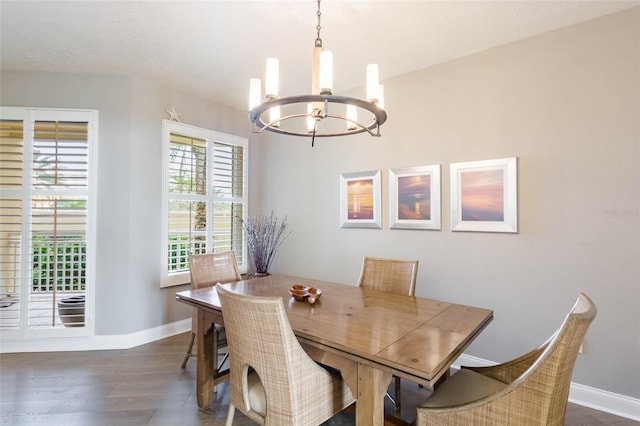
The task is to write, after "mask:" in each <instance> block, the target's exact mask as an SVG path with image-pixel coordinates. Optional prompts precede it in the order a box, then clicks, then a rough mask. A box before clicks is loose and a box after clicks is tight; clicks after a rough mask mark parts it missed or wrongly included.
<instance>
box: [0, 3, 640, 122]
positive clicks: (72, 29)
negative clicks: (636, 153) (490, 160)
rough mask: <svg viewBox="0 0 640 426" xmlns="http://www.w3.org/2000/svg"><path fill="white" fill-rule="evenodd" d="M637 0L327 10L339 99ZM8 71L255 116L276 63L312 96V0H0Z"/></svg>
mask: <svg viewBox="0 0 640 426" xmlns="http://www.w3.org/2000/svg"><path fill="white" fill-rule="evenodd" d="M639 4H640V1H608V0H599V1H553V0H547V1H530V0H519V1H451V0H449V1H399V0H387V1H344V0H343V1H337V0H324V1H323V2H322V31H321V34H320V35H321V38H322V40H323V44H324V48H325V49H328V50H331V51H333V54H334V93H336V94H340V93H341V92H344V91H346V90H349V89H353V88H356V87H361V86H363V85H364V80H365V67H366V65H367V64H368V63H378V64H379V65H380V77H381V79H387V78H390V77H394V76H398V75H401V74H405V73H407V72H411V71H414V70H418V69H421V68H425V67H428V66H430V65H433V64H436V63H440V62H444V61H448V60H451V59H454V58H456V57H460V56H464V55H468V54H471V53H474V52H478V51H481V50H485V49H488V48H491V47H494V46H498V45H501V44H505V43H509V42H512V41H515V40H518V39H522V38H525V37H529V36H532V35H536V34H540V33H543V32H546V31H550V30H553V29H556V28H560V27H564V26H567V25H571V24H575V23H578V22H582V21H585V20H589V19H592V18H596V17H599V16H602V15H606V14H610V13H613V12H616V11H619V10H622V9H625V8H629V7H633V6H637V5H639ZM0 24H1V25H0V63H1V66H2V69H3V70H43V71H63V72H91V73H108V74H120V75H137V76H141V77H145V78H151V79H155V80H159V81H161V82H163V83H166V84H169V85H171V86H176V87H179V88H182V89H185V90H187V91H189V92H194V93H198V94H200V95H202V96H205V97H207V98H210V99H213V100H217V101H219V102H223V103H225V104H228V105H232V106H234V107H237V108H240V109H247V102H248V91H249V87H248V86H249V78H251V77H259V78H263V74H264V62H265V59H266V58H267V57H268V56H275V57H278V58H279V59H280V87H281V90H280V94H281V96H287V95H294V94H302V93H308V91H309V86H310V73H311V50H312V48H313V43H314V40H315V36H316V34H315V25H316V2H315V1H314V0H298V1H264V0H263V1H200V2H193V1H82V2H81V1H66V2H61V1H7V0H0Z"/></svg>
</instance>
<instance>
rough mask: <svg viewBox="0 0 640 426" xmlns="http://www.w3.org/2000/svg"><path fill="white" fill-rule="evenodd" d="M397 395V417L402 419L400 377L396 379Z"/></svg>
mask: <svg viewBox="0 0 640 426" xmlns="http://www.w3.org/2000/svg"><path fill="white" fill-rule="evenodd" d="M395 379H396V393H395V397H396V399H395V402H396V416H398V417H400V392H401V390H400V388H401V385H402V383H401V379H400V377H396V378H395Z"/></svg>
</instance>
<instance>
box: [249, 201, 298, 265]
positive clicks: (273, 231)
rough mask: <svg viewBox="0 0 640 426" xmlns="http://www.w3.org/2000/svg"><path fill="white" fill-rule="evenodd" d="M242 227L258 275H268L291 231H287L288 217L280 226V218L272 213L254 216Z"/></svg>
mask: <svg viewBox="0 0 640 426" xmlns="http://www.w3.org/2000/svg"><path fill="white" fill-rule="evenodd" d="M238 219H239V220H240V222H242V226H243V228H244V231H245V233H246V235H247V245H248V246H249V253H251V257H252V258H253V263H254V265H255V267H256V272H257V273H267V272H268V271H269V268H270V267H271V262H273V259H274V257H275V255H276V252H277V251H278V249H279V248H280V246H281V245H282V243H283V242H284V240H286V239H287V237H288V236H289V234H291V231H289V232H286V233H285V231H286V230H287V217H286V216H285V217H284V218H283V219H282V222H280V225H278V217H277V216H276V215H275V214H274V213H273V211H272V212H271V215H269V216H268V217H267V216H264V217H263V216H258V215H257V214H256V215H253V216H252V217H250V218H249V219H247V220H242V218H240V217H239V218H238Z"/></svg>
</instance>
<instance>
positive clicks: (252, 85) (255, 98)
mask: <svg viewBox="0 0 640 426" xmlns="http://www.w3.org/2000/svg"><path fill="white" fill-rule="evenodd" d="M261 92H262V82H261V81H260V79H259V78H252V79H251V80H249V110H252V109H253V108H255V107H256V106H258V105H260V101H261V96H262V93H261Z"/></svg>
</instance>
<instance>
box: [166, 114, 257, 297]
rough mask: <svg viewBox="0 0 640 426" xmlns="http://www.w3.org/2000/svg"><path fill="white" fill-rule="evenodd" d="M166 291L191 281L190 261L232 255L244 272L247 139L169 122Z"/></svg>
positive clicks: (167, 136)
mask: <svg viewBox="0 0 640 426" xmlns="http://www.w3.org/2000/svg"><path fill="white" fill-rule="evenodd" d="M163 128H164V130H163V133H164V141H165V158H166V162H165V163H166V164H165V176H164V180H165V203H164V205H165V206H166V211H165V213H164V216H165V219H164V220H163V223H164V225H163V228H164V231H163V232H164V235H165V236H166V239H164V241H166V242H167V243H166V248H165V249H164V250H163V258H164V262H163V263H164V265H165V269H164V277H165V279H164V280H163V283H162V286H170V285H177V284H184V283H188V282H189V279H190V277H189V256H190V255H191V254H202V253H208V252H222V251H227V250H233V251H234V253H235V255H236V259H237V262H238V266H239V267H240V269H241V270H246V263H247V261H246V258H245V241H244V233H243V229H242V223H241V222H240V218H242V219H245V212H246V204H247V194H246V192H247V190H246V184H247V167H246V164H247V140H246V139H245V138H240V137H237V136H232V135H227V134H224V133H220V132H215V131H212V130H207V129H201V128H197V127H193V126H188V125H184V124H182V123H175V122H170V121H165V122H164V124H163Z"/></svg>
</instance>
